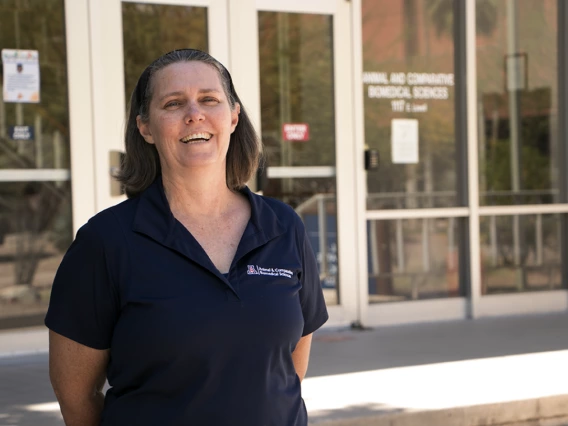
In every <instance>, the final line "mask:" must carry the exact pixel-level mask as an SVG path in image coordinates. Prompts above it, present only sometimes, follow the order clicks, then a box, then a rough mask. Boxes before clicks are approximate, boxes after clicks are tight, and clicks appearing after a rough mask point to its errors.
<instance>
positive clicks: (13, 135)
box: [8, 126, 35, 141]
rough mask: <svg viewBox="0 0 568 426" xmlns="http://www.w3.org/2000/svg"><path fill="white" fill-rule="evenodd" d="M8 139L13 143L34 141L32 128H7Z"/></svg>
mask: <svg viewBox="0 0 568 426" xmlns="http://www.w3.org/2000/svg"><path fill="white" fill-rule="evenodd" d="M8 135H9V136H10V139H12V140H15V141H30V140H33V139H35V137H34V136H35V135H34V128H33V127H32V126H10V127H9V128H8Z"/></svg>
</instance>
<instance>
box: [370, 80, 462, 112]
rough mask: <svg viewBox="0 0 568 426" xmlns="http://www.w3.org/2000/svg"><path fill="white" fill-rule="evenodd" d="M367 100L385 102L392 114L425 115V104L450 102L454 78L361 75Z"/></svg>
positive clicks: (426, 110)
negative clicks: (387, 101)
mask: <svg viewBox="0 0 568 426" xmlns="http://www.w3.org/2000/svg"><path fill="white" fill-rule="evenodd" d="M363 83H364V84H367V85H368V86H367V96H368V98H369V99H388V100H390V101H391V108H392V111H394V112H428V103H427V101H428V100H446V99H449V98H450V90H449V88H450V87H452V86H453V85H454V74H448V73H421V72H408V73H404V72H391V73H386V72H364V73H363Z"/></svg>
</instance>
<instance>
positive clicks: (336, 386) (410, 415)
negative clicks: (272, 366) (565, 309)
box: [303, 313, 568, 426]
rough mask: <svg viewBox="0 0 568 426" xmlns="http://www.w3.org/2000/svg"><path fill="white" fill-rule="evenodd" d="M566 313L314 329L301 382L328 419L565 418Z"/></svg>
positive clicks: (553, 421)
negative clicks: (307, 368) (357, 328)
mask: <svg viewBox="0 0 568 426" xmlns="http://www.w3.org/2000/svg"><path fill="white" fill-rule="evenodd" d="M567 325H568V314H566V313H565V314H555V315H542V316H525V317H509V318H491V319H480V320H475V321H455V322H445V323H436V324H417V325H405V326H393V327H388V328H379V329H376V330H371V331H343V332H332V331H327V330H323V331H322V332H320V333H319V334H317V335H316V336H315V340H314V345H313V349H312V357H311V364H310V371H309V378H307V379H306V380H305V383H304V386H303V393H304V399H305V401H306V406H307V407H308V410H309V412H310V421H311V422H312V423H316V424H322V425H323V424H326V425H327V424H329V425H337V426H339V425H346V426H347V425H349V426H356V425H360V426H363V425H376V426H382V425H385V426H386V425H388V426H409V425H423V426H428V425H432V426H439V425H444V426H454V425H455V426H470V425H471V426H473V425H497V424H510V425H527V426H528V425H551V426H552V425H554V426H556V425H568V330H567Z"/></svg>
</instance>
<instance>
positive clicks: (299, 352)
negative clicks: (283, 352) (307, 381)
mask: <svg viewBox="0 0 568 426" xmlns="http://www.w3.org/2000/svg"><path fill="white" fill-rule="evenodd" d="M311 347H312V334H308V335H306V336H304V337H302V338H301V339H300V341H299V342H298V344H297V345H296V349H294V352H292V361H294V368H295V369H296V374H297V375H298V377H299V378H300V382H301V381H302V380H304V377H305V376H306V372H307V371H308V363H309V361H310V349H311Z"/></svg>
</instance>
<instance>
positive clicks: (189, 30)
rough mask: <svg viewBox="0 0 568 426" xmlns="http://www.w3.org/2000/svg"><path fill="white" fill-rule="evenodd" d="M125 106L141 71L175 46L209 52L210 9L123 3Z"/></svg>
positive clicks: (175, 47) (176, 47)
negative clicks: (208, 21) (208, 18)
mask: <svg viewBox="0 0 568 426" xmlns="http://www.w3.org/2000/svg"><path fill="white" fill-rule="evenodd" d="M122 28H123V33H122V34H123V35H122V37H123V43H124V74H125V75H124V81H125V85H124V87H125V93H126V105H128V101H129V100H130V95H131V94H132V91H133V90H134V87H135V86H136V82H137V81H138V77H140V74H142V71H144V69H145V68H146V67H147V66H148V65H149V64H150V63H151V62H152V61H153V60H154V59H156V58H158V57H160V56H161V55H163V54H164V53H167V52H169V51H171V50H174V49H184V48H193V49H199V50H203V51H205V52H207V51H208V44H207V8H204V7H194V6H170V5H158V4H139V3H127V2H122Z"/></svg>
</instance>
